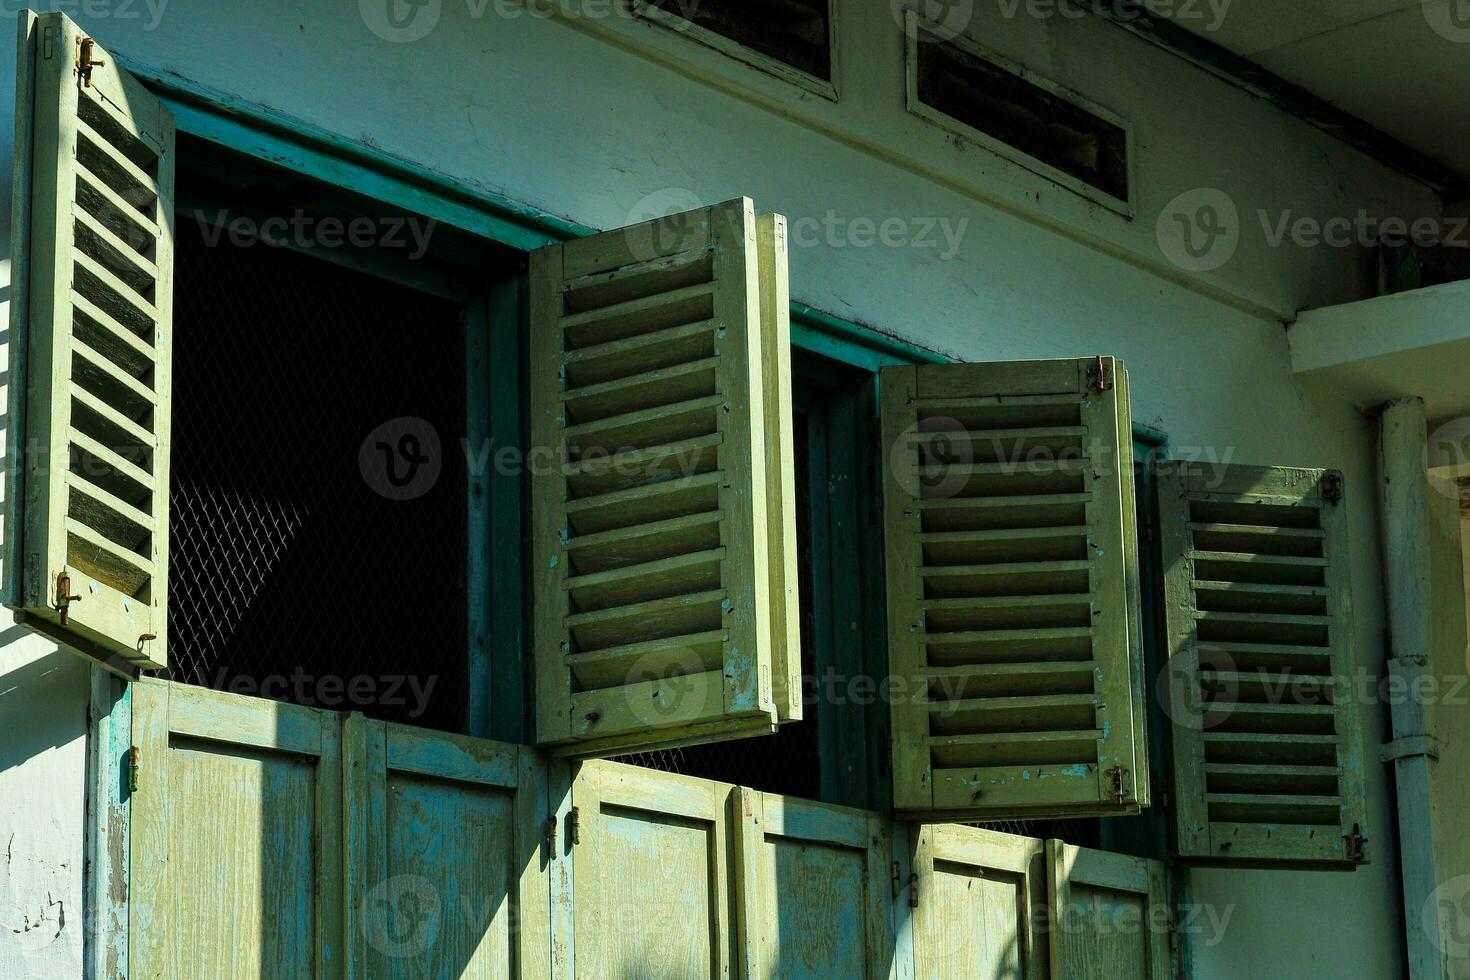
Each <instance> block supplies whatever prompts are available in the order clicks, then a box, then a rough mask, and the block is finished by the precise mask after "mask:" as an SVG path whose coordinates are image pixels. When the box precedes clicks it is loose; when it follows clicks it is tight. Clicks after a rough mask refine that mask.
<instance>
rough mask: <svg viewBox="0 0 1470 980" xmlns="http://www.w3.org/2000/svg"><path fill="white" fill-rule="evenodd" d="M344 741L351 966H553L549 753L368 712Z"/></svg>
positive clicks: (478, 970)
mask: <svg viewBox="0 0 1470 980" xmlns="http://www.w3.org/2000/svg"><path fill="white" fill-rule="evenodd" d="M342 739H343V759H344V765H345V771H346V777H347V782H346V790H345V797H344V802H343V806H344V818H345V819H344V825H345V827H346V834H345V838H344V842H345V844H346V859H345V861H344V872H345V874H346V895H347V910H348V932H347V962H348V964H349V967H348V970H347V973H348V975H349V976H354V977H369V978H372V977H381V978H385V980H386V978H389V977H403V976H421V977H527V978H530V977H546V976H551V975H552V974H551V963H550V957H551V943H550V939H551V931H550V930H551V926H550V921H549V919H548V915H549V911H550V890H549V888H550V883H549V875H548V873H547V867H548V864H549V861H550V854H549V852H548V851H547V850H546V834H545V831H544V828H545V826H546V818H547V815H548V814H547V797H546V766H545V763H544V762H543V761H541V760H539V759H538V758H537V754H536V751H535V750H534V749H530V748H524V747H520V746H515V745H506V744H503V743H499V742H487V741H484V740H481V739H474V738H466V737H464V736H460V735H449V734H446V733H444V732H433V731H427V730H424V729H420V728H412V727H409V726H407V725H394V724H388V723H385V722H381V721H376V720H373V719H369V718H364V717H363V716H361V715H349V716H348V717H347V719H346V721H345V723H344V731H343V736H342Z"/></svg>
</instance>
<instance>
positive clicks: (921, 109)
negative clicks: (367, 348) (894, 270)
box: [903, 10, 1138, 221]
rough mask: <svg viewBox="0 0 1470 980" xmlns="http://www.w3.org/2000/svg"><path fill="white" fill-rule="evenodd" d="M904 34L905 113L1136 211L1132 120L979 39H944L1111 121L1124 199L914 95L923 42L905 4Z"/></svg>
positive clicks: (1122, 210) (1124, 211) (1121, 210)
mask: <svg viewBox="0 0 1470 980" xmlns="http://www.w3.org/2000/svg"><path fill="white" fill-rule="evenodd" d="M904 24H905V30H904V34H905V40H904V72H903V73H904V101H905V104H906V106H907V108H908V111H909V113H910V114H911V115H913V116H916V117H918V118H919V119H922V120H924V121H925V122H926V123H928V124H929V125H932V126H937V127H938V128H940V129H942V130H945V131H947V132H949V133H951V134H952V135H954V136H957V137H959V138H960V139H962V140H964V141H965V142H967V143H971V144H974V145H975V146H978V147H980V148H981V149H985V150H989V151H990V152H991V153H994V154H995V155H996V156H998V157H1001V158H1003V159H1005V160H1009V161H1010V162H1011V163H1014V164H1016V165H1017V166H1019V167H1023V168H1024V169H1026V170H1029V171H1031V172H1032V173H1033V174H1036V175H1037V176H1039V177H1044V178H1046V179H1047V180H1049V181H1051V182H1052V183H1054V184H1057V185H1058V186H1060V187H1063V188H1065V189H1066V190H1069V191H1071V192H1072V193H1074V194H1077V195H1080V196H1081V197H1085V198H1086V199H1087V200H1089V201H1092V202H1094V203H1096V204H1100V205H1102V206H1103V207H1105V208H1107V209H1108V210H1109V211H1113V212H1115V213H1117V214H1120V215H1122V216H1123V217H1125V218H1127V219H1129V220H1130V221H1131V220H1132V219H1133V218H1135V217H1137V216H1138V206H1137V198H1138V190H1137V177H1138V175H1137V172H1136V167H1137V157H1138V155H1137V152H1136V149H1135V141H1134V133H1133V124H1132V123H1130V122H1129V121H1128V120H1127V119H1124V118H1123V117H1122V116H1120V115H1118V114H1117V113H1116V112H1113V111H1112V110H1111V109H1108V108H1106V107H1104V106H1101V105H1098V104H1097V103H1096V102H1093V101H1092V100H1091V99H1088V98H1086V97H1085V96H1082V95H1079V94H1078V93H1076V92H1074V91H1072V90H1071V89H1069V88H1066V87H1065V86H1062V85H1059V84H1057V83H1056V82H1053V81H1052V80H1051V79H1049V78H1046V77H1044V76H1042V75H1038V74H1037V73H1036V72H1034V71H1031V70H1030V69H1028V68H1026V67H1025V66H1024V65H1021V64H1019V63H1017V62H1015V61H1012V60H1011V59H1010V58H1007V57H1005V56H1003V55H1000V54H997V53H996V52H994V51H992V50H991V49H989V48H987V47H985V46H984V45H982V44H977V43H976V42H975V41H973V40H971V39H970V38H969V37H967V36H965V35H963V34H962V35H959V36H957V37H954V38H951V39H950V40H948V41H947V42H945V43H948V44H952V45H954V46H955V47H956V48H958V49H959V50H960V51H962V52H964V53H965V54H968V55H970V56H971V57H974V58H978V59H980V60H981V61H986V62H989V63H990V64H992V65H994V66H996V67H997V68H999V69H1001V70H1002V71H1005V72H1009V73H1010V74H1012V75H1015V76H1016V77H1017V78H1019V79H1021V80H1022V81H1025V82H1028V83H1030V84H1032V85H1035V86H1036V87H1037V88H1040V89H1043V90H1045V91H1046V92H1047V93H1049V94H1051V95H1053V96H1056V97H1057V98H1059V99H1061V100H1063V101H1065V102H1069V103H1071V104H1072V105H1074V106H1076V107H1077V108H1078V109H1081V110H1082V111H1084V112H1087V113H1091V114H1092V115H1094V116H1097V117H1098V118H1099V119H1101V120H1103V121H1104V122H1108V123H1111V124H1112V125H1114V126H1117V127H1118V128H1119V129H1121V130H1122V131H1123V137H1124V151H1123V152H1124V154H1125V155H1126V159H1125V160H1124V161H1123V166H1124V174H1125V180H1126V181H1127V183H1128V197H1127V198H1126V199H1124V198H1119V197H1114V196H1113V195H1112V194H1109V193H1108V192H1107V191H1105V190H1102V189H1101V188H1099V187H1095V186H1094V185H1092V184H1089V183H1088V182H1087V181H1085V180H1082V179H1080V178H1078V177H1074V176H1073V175H1071V174H1069V173H1067V172H1065V171H1063V170H1061V169H1059V168H1057V167H1054V166H1052V165H1051V164H1049V163H1046V162H1045V161H1044V160H1041V159H1040V158H1038V157H1034V156H1032V155H1031V154H1029V153H1027V152H1026V151H1025V150H1022V149H1020V148H1019V147H1015V146H1012V145H1011V144H1009V143H1007V142H1005V141H1004V140H1000V139H996V138H995V137H994V136H991V135H990V134H988V133H985V132H982V131H980V130H978V129H976V128H975V127H973V126H971V125H969V124H967V123H965V122H962V121H961V120H959V119H956V118H955V117H954V116H951V115H949V114H948V113H946V112H943V111H941V110H939V109H936V108H935V107H934V106H931V105H929V104H928V103H927V102H924V101H923V100H922V99H920V98H919V52H920V51H921V50H923V48H924V47H925V45H924V43H923V42H921V41H920V40H919V35H920V33H921V32H922V30H923V27H924V23H923V21H922V20H920V19H919V15H918V13H917V12H916V11H913V10H909V11H908V12H907V13H906V15H905V21H904Z"/></svg>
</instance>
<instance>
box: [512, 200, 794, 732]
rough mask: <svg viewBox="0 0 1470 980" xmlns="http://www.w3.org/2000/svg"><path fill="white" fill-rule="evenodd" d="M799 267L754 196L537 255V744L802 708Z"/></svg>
mask: <svg viewBox="0 0 1470 980" xmlns="http://www.w3.org/2000/svg"><path fill="white" fill-rule="evenodd" d="M785 267H786V239H785V221H784V219H782V218H781V217H780V216H778V215H766V216H763V217H761V218H757V217H756V215H755V209H754V206H753V205H752V204H751V202H750V201H748V200H738V201H732V202H730V203H728V204H723V205H719V206H717V207H711V208H705V209H702V210H700V211H696V212H690V213H686V214H682V215H675V216H672V217H670V218H665V219H659V220H657V221H652V222H649V223H647V224H643V225H638V226H635V227H632V228H627V229H622V230H618V231H610V232H605V233H603V234H599V235H594V236H591V237H589V238H585V239H581V240H578V241H572V242H567V243H565V244H561V245H554V246H551V247H549V248H545V249H542V250H540V251H538V252H536V253H534V254H533V255H532V258H531V341H530V357H531V360H530V371H531V413H532V422H531V438H532V445H533V446H534V447H536V450H535V455H533V458H532V461H531V463H532V481H533V498H534V502H533V538H532V561H533V566H534V568H535V604H536V617H535V620H536V636H535V650H536V671H537V689H538V695H537V734H538V741H539V742H540V743H542V744H552V745H558V746H562V748H563V750H564V751H565V752H568V753H573V754H578V755H594V754H609V753H613V752H617V751H620V750H628V749H634V748H640V749H641V748H649V747H652V746H655V745H673V744H684V743H689V742H696V741H707V740H710V739H717V738H731V737H736V736H740V735H754V734H765V733H769V732H770V731H772V730H773V727H774V726H775V724H776V723H777V722H779V721H785V720H788V719H794V718H799V717H800V710H801V702H800V684H799V683H798V680H797V677H796V673H797V670H798V669H799V663H800V649H799V647H800V643H799V627H798V622H799V621H798V616H797V578H796V573H795V558H796V556H795V538H796V530H795V501H794V496H795V491H794V478H793V475H792V473H791V471H790V467H791V460H792V458H793V455H792V454H793V449H792V429H791V392H790V378H791V371H790V351H789V347H790V341H789V332H790V325H789V316H790V310H789V298H788V295H787V286H786V271H785Z"/></svg>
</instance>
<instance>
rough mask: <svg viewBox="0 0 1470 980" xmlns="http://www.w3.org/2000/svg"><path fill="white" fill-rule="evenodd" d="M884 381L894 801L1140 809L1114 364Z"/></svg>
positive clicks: (916, 374)
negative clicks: (892, 694)
mask: <svg viewBox="0 0 1470 980" xmlns="http://www.w3.org/2000/svg"><path fill="white" fill-rule="evenodd" d="M881 387H882V416H883V419H882V422H883V439H884V446H885V447H886V452H887V465H886V467H885V475H884V480H885V483H884V501H883V506H884V513H885V535H884V550H885V554H886V556H887V557H886V561H887V591H888V631H889V644H888V651H889V653H888V655H889V671H890V674H891V678H892V684H893V688H892V690H893V693H894V698H893V708H892V733H893V735H892V737H893V765H894V777H893V778H894V805H895V808H896V809H897V810H898V811H900V812H902V813H905V814H908V815H912V816H917V817H938V816H942V817H947V818H953V819H976V820H993V819H1001V818H1008V817H1029V816H1042V815H1074V816H1075V815H1083V814H1117V813H1128V812H1134V811H1136V810H1137V809H1138V808H1139V807H1140V806H1143V805H1146V804H1147V803H1148V797H1147V794H1148V785H1149V784H1148V775H1147V762H1146V753H1145V747H1144V734H1143V732H1144V729H1143V714H1142V710H1143V696H1142V691H1143V676H1142V658H1141V650H1140V647H1141V641H1140V636H1141V634H1140V622H1139V594H1138V575H1137V557H1136V555H1137V551H1136V543H1135V541H1134V540H1133V536H1134V527H1135V525H1134V516H1133V508H1134V491H1133V482H1134V481H1133V465H1132V431H1131V430H1132V422H1131V419H1130V414H1129V408H1128V387H1127V374H1126V372H1125V371H1124V368H1123V364H1122V362H1121V361H1116V360H1114V359H1113V358H1110V357H1101V358H1098V357H1093V358H1086V359H1077V360H1054V361H1021V362H1012V363H988V364H949V365H925V366H919V367H901V368H888V369H885V370H884V371H883V372H882V376H881Z"/></svg>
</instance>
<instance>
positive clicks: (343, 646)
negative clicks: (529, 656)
mask: <svg viewBox="0 0 1470 980" xmlns="http://www.w3.org/2000/svg"><path fill="white" fill-rule="evenodd" d="M187 159H190V158H189V157H186V156H184V155H181V162H182V161H184V160H187ZM192 159H193V163H194V166H193V168H191V169H190V170H188V171H186V172H184V173H181V178H180V195H179V207H178V209H177V214H176V226H177V232H176V237H177V253H176V254H177V268H176V275H175V280H174V296H175V314H174V329H173V337H172V338H171V339H172V341H173V345H172V346H173V377H174V392H173V413H172V419H173V422H172V433H171V441H172V460H171V472H170V498H171V507H170V522H171V527H170V549H171V555H170V568H169V591H170V616H169V656H170V663H171V666H170V669H169V671H168V672H167V674H166V676H167V677H169V678H170V679H172V680H176V681H182V682H186V683H191V684H198V685H202V686H206V687H211V688H216V689H219V690H224V691H230V692H234V693H239V694H248V695H254V696H259V697H265V698H271V699H274V700H281V701H291V702H296V703H300V704H306V705H310V706H313V707H319V708H330V709H336V710H342V711H363V712H365V713H367V714H369V715H371V716H374V717H378V718H383V719H385V720H390V721H396V722H403V723H407V724H413V725H419V726H424V727H428V728H435V729H440V730H446V731H456V732H460V731H464V730H465V728H466V714H467V706H468V691H467V672H468V654H467V650H468V641H467V622H468V612H467V599H466V586H465V580H466V553H467V529H466V515H467V491H466V487H467V474H466V458H465V454H464V452H463V451H462V448H461V447H462V439H463V438H464V435H465V431H466V368H465V364H466V356H465V351H466V346H465V327H464V325H463V322H462V320H461V316H460V304H459V303H458V302H456V301H454V300H452V299H445V298H441V297H440V296H436V295H431V294H430V293H427V292H423V291H419V290H417V289H414V288H410V287H409V286H407V285H403V284H401V283H400V282H393V281H389V280H387V279H385V278H383V277H381V276H379V275H370V274H368V273H366V272H363V271H358V269H357V268H354V267H353V266H354V265H360V263H357V262H355V261H354V260H352V259H350V258H347V257H346V256H345V255H344V254H343V250H345V249H347V248H348V246H345V245H337V244H334V243H335V242H336V241H337V237H336V236H334V235H333V234H332V233H331V232H332V229H333V228H334V227H335V226H332V225H323V224H321V223H320V219H321V218H322V216H323V215H326V214H331V213H346V212H339V211H334V210H333V207H332V206H329V205H328V204H327V203H326V198H325V197H324V196H323V192H322V191H321V190H320V189H307V190H303V189H301V188H299V187H298V188H294V189H291V188H286V189H283V188H281V187H274V188H271V187H267V185H266V183H265V182H262V183H260V184H258V185H257V184H253V183H252V182H251V180H247V179H244V178H243V177H242V175H240V174H238V173H235V174H232V173H228V172H227V170H222V169H221V168H228V167H236V166H243V164H239V163H237V162H235V161H233V159H232V160H225V159H224V158H222V157H219V158H216V157H214V156H210V155H209V153H208V152H206V151H205V150H203V149H200V150H199V152H197V153H196V154H194V156H193V157H192ZM216 181H217V182H218V183H216ZM272 198H273V200H272ZM296 202H310V203H309V204H303V205H301V206H300V207H297V205H296ZM304 211H305V212H309V214H308V216H307V218H306V219H304V220H302V221H301V222H299V223H298V225H296V226H294V227H292V226H287V228H286V229H285V230H284V231H283V232H282V234H285V235H288V236H291V237H292V247H284V246H282V245H275V244H266V243H265V242H262V241H259V240H252V239H250V237H249V235H248V232H249V231H250V230H251V229H269V228H270V227H271V226H268V225H266V224H264V219H265V218H266V217H267V216H269V215H272V214H279V215H285V216H286V217H288V218H290V217H293V216H300V215H302V214H303V212H304ZM358 214H359V215H362V214H367V215H371V212H366V211H359V212H358ZM242 217H244V218H247V219H248V220H247V221H245V222H243V223H241V222H238V221H236V219H238V218H242ZM221 220H223V221H224V222H225V223H226V224H229V223H231V222H234V224H233V228H234V232H235V233H234V234H231V233H230V232H228V231H226V232H225V233H221V229H220V227H219V224H220V222H221ZM374 221H375V224H374V227H375V228H376V229H377V233H379V234H381V233H383V232H384V229H386V228H388V227H390V226H391V224H392V222H391V221H390V220H388V216H386V215H382V214H381V212H380V213H379V217H378V218H377V219H374ZM275 227H277V228H278V229H279V228H280V226H279V225H277V226H275ZM363 227H365V226H363ZM298 238H299V239H301V240H300V241H297V240H296V239H298ZM313 250H315V251H316V253H317V254H320V255H330V257H331V259H332V260H331V261H324V260H323V259H321V258H317V257H315V255H312V254H306V253H307V252H310V251H313ZM388 251H389V249H387V248H386V247H383V246H382V243H381V242H380V241H379V242H374V243H371V244H366V245H364V246H363V255H364V257H365V258H367V257H371V259H372V261H374V262H377V261H384V260H385V255H386V254H387V252H388ZM370 253H371V255H370ZM386 261H388V262H398V263H400V268H405V269H406V268H408V267H407V266H402V263H404V262H408V261H409V260H408V259H407V258H406V257H405V255H404V254H398V255H394V256H389V257H387V258H386ZM411 274H412V275H419V274H420V273H419V272H418V271H417V270H414V271H413V272H412V273H411ZM422 274H424V275H427V274H428V271H427V269H425V270H424V272H423V273H422ZM409 278H410V275H409V274H405V276H404V277H403V281H407V280H408V279H409Z"/></svg>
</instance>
